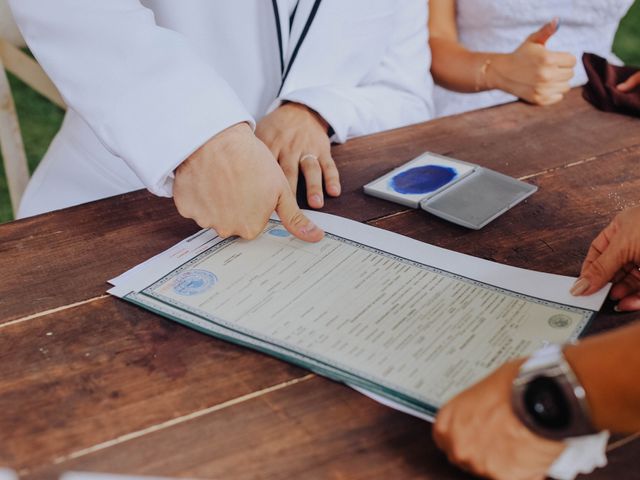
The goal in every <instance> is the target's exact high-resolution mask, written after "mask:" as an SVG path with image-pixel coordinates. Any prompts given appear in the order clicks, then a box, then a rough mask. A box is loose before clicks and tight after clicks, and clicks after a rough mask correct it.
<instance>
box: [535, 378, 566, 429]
mask: <svg viewBox="0 0 640 480" xmlns="http://www.w3.org/2000/svg"><path fill="white" fill-rule="evenodd" d="M523 400H524V406H525V408H526V410H527V412H528V413H529V415H530V416H531V417H532V418H533V419H534V420H535V422H536V423H537V424H538V425H540V426H541V427H543V428H546V429H549V430H563V429H565V428H568V427H569V425H570V424H571V408H570V407H569V403H568V402H567V399H566V397H565V395H564V392H563V391H562V389H561V388H560V386H559V385H558V383H557V382H556V381H555V379H553V378H550V377H543V376H541V377H536V378H534V379H533V380H532V381H531V382H529V384H528V385H527V388H526V391H525V392H524V398H523Z"/></svg>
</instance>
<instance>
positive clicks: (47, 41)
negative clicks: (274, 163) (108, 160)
mask: <svg viewBox="0 0 640 480" xmlns="http://www.w3.org/2000/svg"><path fill="white" fill-rule="evenodd" d="M10 4H11V8H12V10H13V13H14V16H15V18H16V21H17V22H18V24H19V26H20V29H21V30H22V33H23V35H24V36H25V39H26V40H27V43H28V44H29V47H30V48H31V50H32V52H33V53H34V55H35V56H36V58H37V59H38V61H39V62H40V63H41V65H42V66H43V68H44V69H45V70H46V71H47V73H48V74H49V76H50V77H51V79H52V80H53V81H54V83H55V84H56V86H57V87H58V89H59V90H60V92H61V93H62V95H63V97H64V99H65V101H66V103H67V104H68V105H69V107H70V108H72V109H73V110H75V111H76V112H78V113H79V114H80V115H81V116H82V117H83V119H84V120H85V121H86V122H87V123H88V124H89V125H90V126H91V128H92V130H93V131H94V133H95V134H96V135H97V136H98V137H99V139H100V141H101V142H102V143H103V144H104V146H105V147H106V148H107V149H108V150H110V151H111V152H112V153H114V154H115V155H117V156H118V157H120V158H122V159H123V160H124V161H125V162H127V164H128V165H129V166H130V167H131V168H132V169H133V170H134V171H135V172H136V174H137V175H138V177H139V178H140V180H141V181H142V182H143V183H144V185H145V186H146V187H147V188H149V190H151V191H152V192H153V193H155V194H157V195H163V196H170V195H171V193H172V178H173V173H172V172H173V171H174V169H175V168H176V167H177V166H178V165H179V164H180V163H181V162H182V161H183V160H184V159H186V158H187V157H188V156H189V155H190V154H192V153H193V152H194V151H195V150H197V149H198V148H199V147H200V146H201V145H203V144H204V143H205V142H206V141H207V140H208V139H210V138H211V137H213V136H214V135H216V134H217V133H219V132H221V131H222V130H224V129H226V128H228V127H230V126H231V125H234V124H237V123H240V122H249V123H252V122H253V120H252V117H251V115H250V114H249V113H248V112H247V110H246V109H245V107H244V106H243V105H242V103H241V102H240V100H239V99H238V97H237V96H236V94H235V93H234V91H233V90H232V88H231V87H230V86H229V85H228V84H227V83H226V82H225V81H224V80H223V79H222V77H221V76H219V75H218V74H217V73H216V71H215V70H214V69H213V68H212V67H211V66H210V65H208V64H207V63H206V62H204V61H203V60H202V59H201V58H200V57H199V56H198V55H197V54H196V52H194V51H193V49H192V48H191V46H190V45H189V44H188V42H187V40H186V39H185V38H184V37H183V36H182V35H180V34H178V33H176V32H174V31H171V30H168V29H165V28H161V27H159V26H158V25H156V23H155V20H154V15H153V12H152V11H150V10H149V9H147V8H145V7H143V6H142V4H141V3H140V1H139V0H109V1H101V0H58V1H55V2H51V1H48V0H11V1H10Z"/></svg>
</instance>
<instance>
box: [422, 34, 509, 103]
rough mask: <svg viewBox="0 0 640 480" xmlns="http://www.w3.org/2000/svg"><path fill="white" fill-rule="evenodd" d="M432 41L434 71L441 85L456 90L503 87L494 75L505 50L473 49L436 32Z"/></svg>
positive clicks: (470, 90)
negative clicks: (480, 50)
mask: <svg viewBox="0 0 640 480" xmlns="http://www.w3.org/2000/svg"><path fill="white" fill-rule="evenodd" d="M429 44H430V46H431V55H432V65H431V73H432V75H433V78H434V80H435V82H436V83H437V84H438V85H440V86H442V87H444V88H448V89H449V90H454V91H456V92H480V91H484V90H490V89H493V88H501V87H500V84H499V79H498V78H496V75H495V62H497V61H498V62H499V61H500V60H498V59H499V58H501V57H504V55H503V54H496V53H485V52H471V51H469V50H467V49H466V48H465V47H463V46H462V45H460V44H459V43H458V42H457V41H455V40H450V39H446V38H440V37H433V36H432V37H431V39H430V40H429ZM492 67H493V68H492Z"/></svg>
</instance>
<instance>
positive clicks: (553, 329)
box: [110, 213, 606, 416]
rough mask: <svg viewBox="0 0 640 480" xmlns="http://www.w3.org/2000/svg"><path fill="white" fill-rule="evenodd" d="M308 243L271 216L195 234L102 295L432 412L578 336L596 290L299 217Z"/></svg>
mask: <svg viewBox="0 0 640 480" xmlns="http://www.w3.org/2000/svg"><path fill="white" fill-rule="evenodd" d="M310 216H312V217H313V219H314V221H316V223H317V224H318V225H320V226H321V227H323V228H325V231H326V232H327V234H326V236H325V238H324V239H323V240H322V241H320V242H319V243H316V244H309V243H304V242H302V241H300V240H298V239H296V238H295V237H293V236H291V235H290V234H289V233H288V232H287V231H286V230H285V229H284V228H283V226H282V225H281V224H280V222H279V221H278V220H277V219H272V220H271V221H270V222H269V224H268V225H267V226H266V228H265V230H264V231H263V233H262V235H261V236H259V237H258V238H257V239H255V240H252V241H246V240H242V239H238V238H227V239H222V238H220V237H218V236H217V235H216V233H215V232H214V231H212V230H203V231H201V232H199V233H198V234H196V235H194V236H193V237H191V238H189V239H186V240H185V241H183V242H181V243H180V244H178V245H176V246H175V247H173V248H172V249H170V250H168V251H167V252H164V253H162V254H160V255H158V256H157V257H154V258H153V259H151V260H149V261H147V262H145V263H143V264H141V265H139V266H138V267H135V268H134V269H132V270H131V271H129V272H127V273H125V274H124V275H122V276H120V277H118V278H116V279H114V280H112V281H111V283H112V284H113V285H114V288H113V289H111V290H110V293H112V294H114V295H117V296H119V297H121V298H124V299H125V300H128V301H130V302H133V303H135V304H138V305H140V306H142V307H144V308H147V309H149V310H152V311H154V312H157V313H158V314H160V315H163V316H165V317H167V318H170V319H172V320H175V321H177V322H180V323H183V324H185V325H187V326H189V327H191V328H195V329H197V330H200V331H202V332H204V333H207V334H210V335H213V336H216V337H219V338H222V339H225V340H228V341H231V342H235V343H238V344H241V345H244V346H248V347H250V348H254V349H258V350H261V351H263V352H266V353H268V354H270V355H274V356H277V357H279V358H282V359H284V360H287V361H290V362H293V363H296V364H298V365H302V366H304V367H306V368H309V369H311V370H313V371H315V372H317V373H319V374H321V375H325V376H328V377H330V378H333V379H335V380H338V381H342V382H345V383H348V384H349V385H351V386H354V387H356V388H358V389H359V390H363V391H366V392H368V393H373V394H374V396H376V397H378V398H380V399H382V400H386V401H387V403H390V404H393V405H397V406H400V407H404V408H405V409H409V410H410V411H413V412H418V413H422V414H424V415H427V416H430V415H433V414H434V413H435V412H436V411H437V409H438V408H439V407H440V406H441V405H442V404H443V403H444V402H446V401H447V400H448V399H449V398H451V397H452V396H453V395H455V394H456V393H458V392H460V391H461V390H463V389H465V388H466V387H468V386H470V385H471V384H473V383H474V382H476V381H478V380H479V379H481V378H482V377H484V376H485V375H487V374H488V373H490V372H491V371H492V370H494V369H495V368H496V367H498V366H499V365H501V364H502V363H504V362H505V361H506V360H508V359H511V358H514V357H517V356H522V355H527V354H530V353H531V352H533V351H534V350H536V349H538V348H540V347H541V346H543V345H544V344H548V343H565V342H569V341H573V340H576V339H577V338H578V337H579V336H580V334H581V333H582V332H583V330H584V329H585V327H586V326H587V324H588V323H589V321H590V320H591V318H592V317H593V316H594V314H595V312H596V311H597V310H598V309H599V308H600V306H601V304H602V302H603V301H604V298H605V295H606V290H603V291H602V292H599V293H598V294H596V295H594V296H592V297H590V298H586V299H585V298H579V299H578V298H573V297H571V296H570V295H569V293H568V291H569V288H570V286H571V284H572V282H573V280H574V279H571V278H568V277H561V276H557V275H551V274H544V273H540V272H533V271H528V270H523V269H518V268H514V267H508V266H505V265H500V264H497V263H494V262H489V261H485V260H481V259H478V258H474V257H470V256H467V255H463V254H459V253H455V252H451V251H448V250H444V249H441V248H437V247H434V246H431V245H427V244H424V243H422V242H417V241H414V240H411V239H408V238H406V237H402V236H400V235H396V234H393V233H391V232H387V231H383V230H379V229H376V228H373V227H369V226H366V225H363V224H360V223H357V222H352V221H350V220H346V219H343V218H339V217H334V216H330V215H326V214H320V213H310Z"/></svg>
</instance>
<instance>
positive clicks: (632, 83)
mask: <svg viewBox="0 0 640 480" xmlns="http://www.w3.org/2000/svg"><path fill="white" fill-rule="evenodd" d="M639 85H640V72H636V73H634V74H633V75H631V76H630V77H629V78H627V79H626V80H625V81H624V82H622V83H619V84H618V85H617V86H616V88H617V89H618V90H620V91H621V92H624V93H630V92H632V91H633V90H635V89H636V88H638V86H639ZM634 93H640V92H634Z"/></svg>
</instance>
